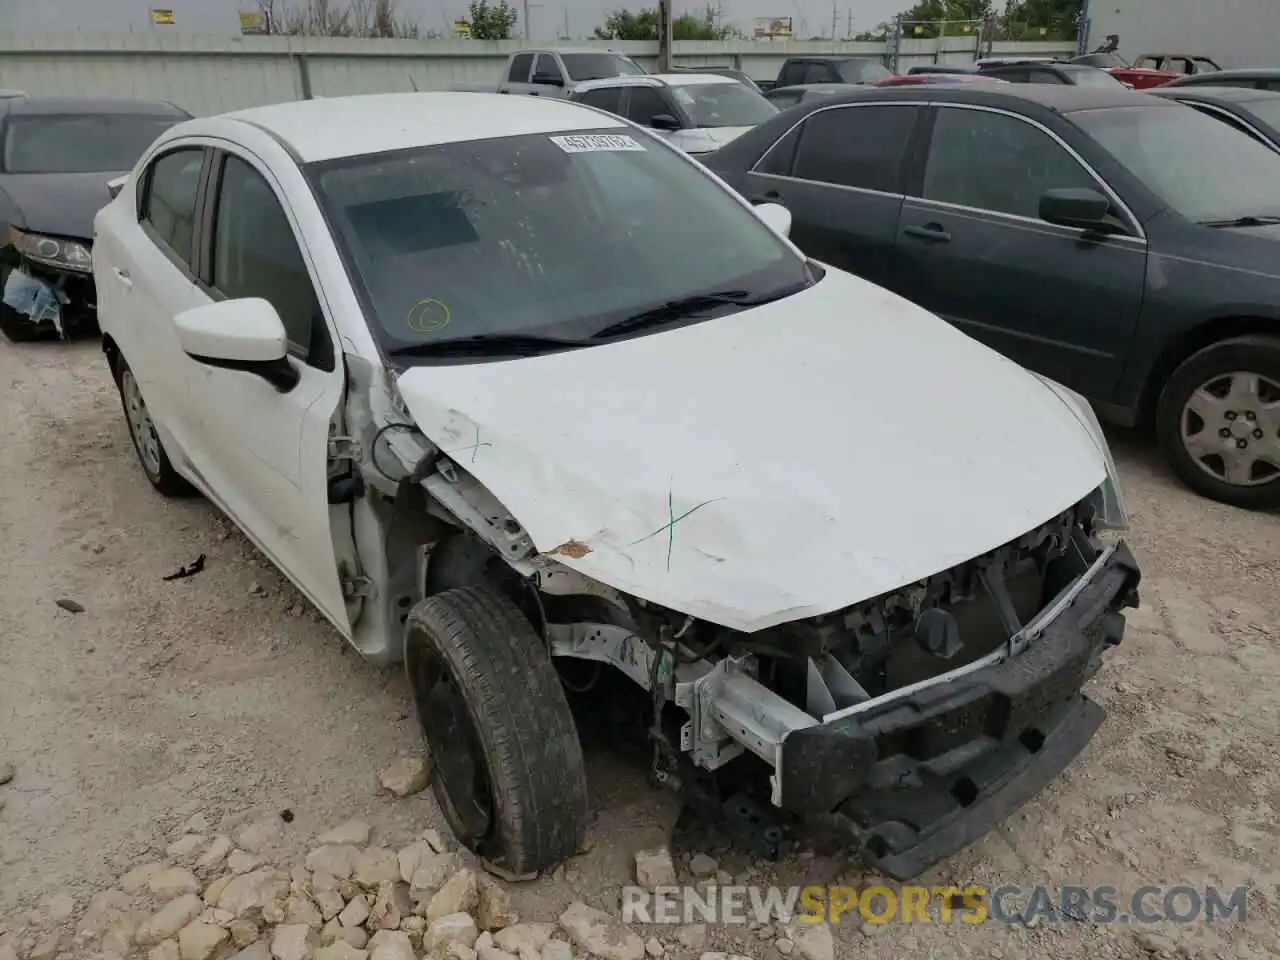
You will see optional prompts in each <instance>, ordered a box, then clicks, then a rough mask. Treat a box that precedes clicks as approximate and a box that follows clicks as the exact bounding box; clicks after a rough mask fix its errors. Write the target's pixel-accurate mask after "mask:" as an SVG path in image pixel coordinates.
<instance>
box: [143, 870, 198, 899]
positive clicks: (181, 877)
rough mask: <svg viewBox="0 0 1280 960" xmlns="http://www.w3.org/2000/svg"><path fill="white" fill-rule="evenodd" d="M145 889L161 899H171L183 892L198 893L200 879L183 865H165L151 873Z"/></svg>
mask: <svg viewBox="0 0 1280 960" xmlns="http://www.w3.org/2000/svg"><path fill="white" fill-rule="evenodd" d="M147 889H148V890H150V891H151V892H152V894H154V895H155V896H157V897H159V898H160V899H161V900H172V899H173V898H174V897H180V896H182V895H183V894H184V893H199V891H200V881H199V880H197V879H196V875H195V874H194V873H192V872H191V871H190V870H186V869H184V868H183V867H166V868H165V869H163V870H158V871H156V872H155V873H154V874H152V875H151V879H150V880H148V881H147Z"/></svg>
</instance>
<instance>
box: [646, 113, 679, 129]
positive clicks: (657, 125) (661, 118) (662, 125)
mask: <svg viewBox="0 0 1280 960" xmlns="http://www.w3.org/2000/svg"><path fill="white" fill-rule="evenodd" d="M649 126H651V127H653V129H655V130H679V129H680V121H679V120H677V119H676V118H675V117H673V116H672V115H671V114H669V113H655V114H654V115H653V116H652V117H650V118H649Z"/></svg>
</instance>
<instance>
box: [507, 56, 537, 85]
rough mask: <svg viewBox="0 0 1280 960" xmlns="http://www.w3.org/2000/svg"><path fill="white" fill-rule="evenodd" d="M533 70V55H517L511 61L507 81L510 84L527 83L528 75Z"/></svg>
mask: <svg viewBox="0 0 1280 960" xmlns="http://www.w3.org/2000/svg"><path fill="white" fill-rule="evenodd" d="M532 70H533V54H532V53H517V54H516V55H515V56H514V57H513V58H512V60H511V70H510V71H509V72H508V73H507V79H508V80H509V81H510V82H511V83H528V82H529V73H530V72H531V71H532Z"/></svg>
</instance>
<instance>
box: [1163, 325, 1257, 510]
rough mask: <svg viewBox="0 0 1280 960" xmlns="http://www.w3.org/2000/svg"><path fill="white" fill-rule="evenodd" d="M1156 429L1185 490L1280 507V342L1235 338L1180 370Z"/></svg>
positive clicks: (1165, 392) (1253, 506) (1166, 395)
mask: <svg viewBox="0 0 1280 960" xmlns="http://www.w3.org/2000/svg"><path fill="white" fill-rule="evenodd" d="M1156 432H1157V435H1158V437H1159V441H1160V447H1161V450H1162V451H1163V453H1164V456H1165V458H1166V459H1167V460H1168V461H1169V463H1170V465H1171V466H1172V467H1173V470H1174V473H1175V474H1177V476H1178V479H1179V480H1181V481H1182V482H1183V483H1184V484H1185V485H1186V486H1188V487H1189V488H1191V489H1192V490H1194V491H1195V492H1197V493H1199V494H1201V495H1202V496H1205V497H1208V498H1209V499H1211V500H1217V501H1218V502H1220V503H1227V504H1231V505H1232V506H1236V507H1242V508H1244V509H1247V510H1269V509H1273V508H1275V507H1278V506H1280V339H1276V338H1273V337H1267V336H1247V337H1234V338H1232V339H1230V340H1223V341H1222V342H1220V343H1215V344H1213V345H1212V346H1208V347H1205V348H1204V349H1203V350H1201V351H1200V352H1198V353H1196V354H1194V355H1192V356H1191V357H1190V358H1188V359H1187V360H1186V361H1184V362H1183V364H1182V365H1181V366H1180V367H1178V368H1177V369H1176V370H1175V371H1174V372H1173V375H1172V376H1171V377H1170V378H1169V382H1168V383H1167V384H1166V385H1165V388H1164V390H1163V392H1162V393H1161V395H1160V401H1159V403H1158V405H1157V408H1156Z"/></svg>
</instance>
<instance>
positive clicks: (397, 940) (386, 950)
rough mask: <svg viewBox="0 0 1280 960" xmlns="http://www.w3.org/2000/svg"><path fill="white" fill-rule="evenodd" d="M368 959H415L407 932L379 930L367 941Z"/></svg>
mask: <svg viewBox="0 0 1280 960" xmlns="http://www.w3.org/2000/svg"><path fill="white" fill-rule="evenodd" d="M369 960H417V956H416V955H415V954H414V951H413V944H412V943H411V942H410V940H409V935H408V934H407V933H405V932H404V931H402V930H380V931H378V932H377V933H375V934H374V935H373V938H372V939H371V940H370V941H369Z"/></svg>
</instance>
